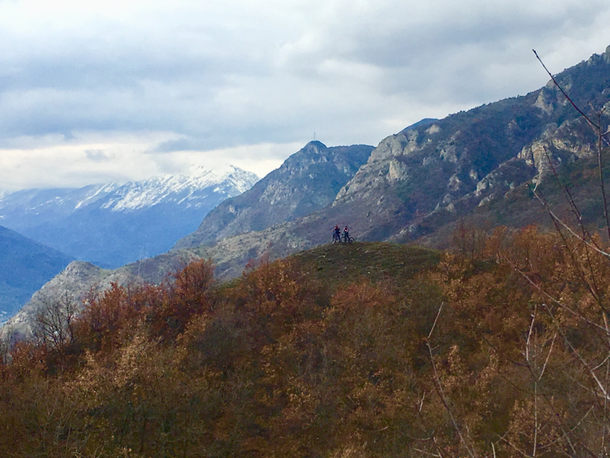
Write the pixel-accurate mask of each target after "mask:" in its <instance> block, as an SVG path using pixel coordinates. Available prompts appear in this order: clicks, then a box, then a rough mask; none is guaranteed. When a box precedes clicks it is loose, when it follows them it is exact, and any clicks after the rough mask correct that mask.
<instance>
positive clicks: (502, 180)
mask: <svg viewBox="0 0 610 458" xmlns="http://www.w3.org/2000/svg"><path fill="white" fill-rule="evenodd" d="M557 79H558V81H559V82H560V83H561V84H562V86H563V87H565V88H567V89H568V90H569V93H570V94H571V96H572V98H573V100H574V101H575V102H576V103H577V104H578V105H580V106H583V107H586V106H588V104H589V103H590V104H591V105H592V106H593V107H596V108H597V109H599V108H601V107H604V106H606V105H607V104H608V101H609V100H610V47H609V49H608V50H607V51H606V52H605V53H604V54H603V55H594V56H592V57H591V58H590V59H589V60H587V61H586V62H582V63H580V64H578V65H576V66H574V67H572V68H569V69H567V70H565V71H564V72H562V73H561V74H559V75H557ZM595 142H596V137H595V135H593V133H592V131H591V129H590V128H589V126H587V124H586V123H585V122H584V121H583V120H582V119H580V118H579V115H578V113H577V112H576V111H575V110H574V109H573V107H572V106H571V105H570V104H569V103H568V102H567V101H566V100H565V98H564V97H563V95H562V94H561V93H560V91H559V90H558V89H557V88H556V87H555V86H554V85H553V84H552V83H550V84H547V85H546V86H545V87H543V88H541V89H539V90H537V91H534V92H532V93H530V94H527V95H526V96H522V97H515V98H511V99H506V100H502V101H499V102H496V103H491V104H488V105H484V106H481V107H477V108H474V109H472V110H469V111H467V112H460V113H456V114H454V115H450V116H448V117H447V118H444V119H442V120H426V121H425V122H422V123H417V124H415V125H413V126H410V127H408V128H406V129H405V130H403V131H401V132H399V133H398V134H395V135H391V136H389V137H387V138H386V139H384V140H382V141H381V143H380V144H379V145H378V146H377V148H375V150H374V151H373V152H372V153H371V155H370V157H369V158H368V161H367V162H366V164H364V165H363V166H362V167H360V169H359V170H358V172H357V173H356V174H355V175H354V176H353V178H352V179H351V180H350V181H349V182H348V183H346V185H345V186H344V187H343V188H342V189H341V190H340V191H339V192H338V194H337V196H336V198H335V200H334V202H333V203H332V205H331V206H327V207H325V208H323V209H321V210H318V211H317V212H314V213H311V214H309V215H307V216H304V217H302V218H299V219H296V220H294V221H288V222H283V223H281V224H279V225H277V226H272V227H268V228H266V229H265V230H263V231H260V232H258V233H248V234H241V235H236V236H234V237H228V238H224V239H222V240H219V241H218V242H216V243H208V244H207V245H202V246H200V247H199V248H197V252H198V253H199V254H200V255H201V256H204V257H211V258H212V259H215V260H217V261H218V262H219V267H222V269H221V274H222V275H225V276H227V277H230V276H234V275H237V274H238V273H239V271H240V269H241V268H243V265H244V264H245V263H247V262H248V259H249V258H255V257H256V256H260V255H261V254H263V253H266V254H268V255H269V256H271V257H281V256H286V255H287V254H289V253H291V252H294V251H298V250H302V249H307V248H311V247H313V246H316V245H319V244H322V243H325V242H327V241H328V240H329V239H330V234H331V230H332V227H333V226H334V224H340V225H344V224H346V225H348V226H350V229H351V233H352V234H353V235H354V236H355V237H356V238H357V239H359V240H399V241H403V242H407V241H413V240H418V239H421V237H426V242H427V243H429V244H431V245H432V246H438V245H444V244H446V240H447V238H448V236H449V233H450V231H447V228H449V227H452V225H453V224H455V222H456V221H458V220H460V219H463V218H466V217H471V216H472V215H478V214H481V213H485V212H486V208H487V207H488V206H490V205H491V203H492V202H495V205H497V206H500V207H503V206H504V205H505V204H509V203H510V202H511V199H512V198H514V196H515V195H516V194H515V192H517V191H518V190H519V189H520V188H521V187H522V186H527V185H528V184H529V183H533V184H538V185H540V184H541V183H545V182H547V181H550V180H548V178H550V175H549V171H550V165H549V160H550V161H551V163H552V164H554V166H555V167H556V168H559V169H561V166H562V165H565V164H573V166H574V167H576V168H578V167H579V165H578V164H582V166H584V164H585V163H586V160H587V158H589V157H591V156H592V155H593V154H594V151H595ZM579 161H580V162H579ZM593 176H594V175H591V177H593ZM581 186H585V187H591V188H594V189H597V186H598V184H597V182H596V181H595V180H594V179H593V178H591V179H589V180H582V183H581ZM553 192H555V193H556V194H558V195H560V194H561V191H560V190H559V189H556V190H555V191H553ZM523 198H525V199H526V201H527V204H525V203H522V204H521V205H515V206H511V209H510V211H505V212H503V213H502V215H501V218H500V217H499V215H500V213H499V212H498V211H497V210H489V211H487V212H486V221H487V224H488V227H493V226H494V225H497V224H508V225H510V224H511V222H512V221H514V222H515V225H516V226H518V225H520V224H522V223H525V222H526V221H525V220H524V219H523V218H521V217H520V213H521V212H522V209H523V205H531V206H537V205H538V204H537V203H536V202H532V197H531V195H530V194H528V193H527V192H525V194H524V195H523ZM542 213H543V212H540V213H536V215H538V216H536V217H533V219H534V221H536V222H541V220H540V218H539V215H541V214H542ZM598 214H599V215H601V212H600V213H598ZM204 222H205V221H204ZM593 223H595V221H593ZM227 224H228V222H227ZM203 226H204V224H202V227H203ZM200 231H201V228H200V230H199V231H198V232H200ZM210 232H212V233H215V232H214V231H210ZM217 232H220V233H222V227H220V229H218V230H217ZM205 240H206V239H205V238H201V237H200V238H195V237H192V236H189V237H187V238H185V239H184V240H182V241H180V242H179V243H178V244H177V245H176V246H178V247H180V246H194V245H195V243H196V242H201V241H205Z"/></svg>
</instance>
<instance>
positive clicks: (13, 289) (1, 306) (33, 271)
mask: <svg viewBox="0 0 610 458" xmlns="http://www.w3.org/2000/svg"><path fill="white" fill-rule="evenodd" d="M70 261H72V258H71V257H69V256H67V255H65V254H63V253H60V252H58V251H56V250H54V249H52V248H49V247H46V246H43V245H41V244H40V243H37V242H34V241H33V240H30V239H28V238H26V237H24V236H22V235H20V234H18V233H16V232H14V231H11V230H10V229H7V228H5V227H2V226H0V323H2V322H4V321H5V320H6V319H7V318H9V317H10V316H12V315H14V314H15V313H16V312H17V311H18V310H19V309H20V308H21V307H22V306H23V305H24V304H25V303H26V302H27V301H29V300H30V298H31V296H32V294H34V293H35V292H36V291H38V290H39V289H40V288H41V287H42V286H43V285H44V284H45V283H47V282H48V281H49V280H51V279H52V278H53V277H55V276H56V275H57V274H59V273H60V272H61V271H62V270H63V269H64V268H65V267H66V266H67V265H68V263H70Z"/></svg>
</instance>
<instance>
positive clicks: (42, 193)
mask: <svg viewBox="0 0 610 458" xmlns="http://www.w3.org/2000/svg"><path fill="white" fill-rule="evenodd" d="M256 181H258V177H257V176H256V175H255V174H253V173H251V172H246V171H244V170H241V169H239V168H237V167H232V166H228V167H226V168H225V169H221V170H216V171H213V170H207V169H204V168H201V167H199V168H197V169H194V170H192V171H191V173H190V174H189V175H167V176H163V177H155V178H151V179H148V180H144V181H136V182H129V183H126V184H124V185H118V184H116V183H110V184H104V185H91V186H86V187H83V188H78V189H48V190H47V189H30V190H23V191H18V192H15V193H11V194H7V195H4V196H3V197H2V198H1V199H0V223H2V224H3V225H5V226H6V227H9V228H11V229H13V230H15V231H18V232H19V233H22V234H24V235H26V236H27V237H30V238H32V239H34V240H37V241H39V242H41V243H43V244H46V245H48V246H51V247H53V248H56V249H58V250H60V251H62V252H64V253H67V254H69V255H71V256H73V257H74V258H76V259H80V260H86V261H90V262H93V263H94V264H96V265H99V266H100V267H104V268H117V267H120V266H122V265H124V264H127V263H129V262H133V261H135V260H137V259H142V258H145V257H150V256H154V255H157V254H160V253H163V252H165V251H167V250H169V249H170V248H171V247H172V245H173V244H174V243H175V242H176V241H177V240H178V239H179V238H180V237H183V236H185V235H186V234H188V233H190V232H192V231H193V230H195V229H196V228H197V226H198V224H199V223H200V222H201V220H202V219H203V217H204V216H205V215H206V214H207V213H208V212H209V211H210V210H211V209H212V208H214V207H215V206H216V205H218V204H219V203H220V202H222V201H223V200H225V199H227V198H230V197H234V196H237V195H239V194H241V193H242V192H244V191H245V190H247V189H249V188H250V187H251V186H252V185H253V184H254V183H255V182H256Z"/></svg>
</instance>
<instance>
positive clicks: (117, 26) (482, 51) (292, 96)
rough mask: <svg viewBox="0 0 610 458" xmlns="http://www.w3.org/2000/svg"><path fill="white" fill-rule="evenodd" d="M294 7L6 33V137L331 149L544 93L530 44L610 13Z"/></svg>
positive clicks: (167, 147) (0, 84)
mask: <svg viewBox="0 0 610 458" xmlns="http://www.w3.org/2000/svg"><path fill="white" fill-rule="evenodd" d="M204 3H205V2H204ZM296 4H297V5H298V7H294V9H292V7H288V6H286V5H281V6H280V5H275V4H274V5H275V6H276V7H277V8H276V9H277V11H276V10H275V9H274V10H271V9H267V10H265V9H264V8H265V6H264V5H265V4H264V3H263V4H262V5H263V6H261V8H260V9H261V10H260V11H259V10H258V9H257V8H255V7H254V6H249V4H246V3H239V2H233V4H232V5H231V7H228V6H227V7H226V10H225V9H223V8H224V7H222V6H218V7H217V8H218V9H217V10H214V9H213V8H210V9H206V7H205V6H203V3H202V4H201V5H195V4H188V5H186V6H185V5H182V4H180V3H177V7H176V9H175V10H171V11H169V10H168V11H169V12H168V13H167V14H166V15H162V14H160V13H154V12H153V13H147V14H143V18H142V19H141V22H138V21H136V20H135V19H134V20H133V21H135V22H131V20H130V21H126V22H125V21H123V22H120V21H118V20H116V21H115V20H110V19H103V20H102V19H100V20H99V21H93V20H90V21H93V22H87V23H85V24H83V25H82V27H78V26H75V27H73V28H72V29H65V30H64V29H61V28H60V29H58V30H53V29H52V28H49V29H45V30H41V31H40V32H38V33H37V34H34V35H27V36H21V35H19V34H18V33H17V32H10V31H6V30H2V31H0V139H1V138H8V137H18V136H20V135H30V136H42V135H46V134H54V133H60V134H63V135H64V136H66V137H69V136H70V135H73V133H74V132H77V131H97V132H100V131H101V132H104V131H125V132H130V131H163V132H171V133H174V134H176V135H177V136H180V138H179V139H177V140H171V141H168V142H164V143H161V144H159V145H157V146H156V147H154V148H153V150H152V151H153V152H174V151H183V150H207V149H215V148H220V147H230V146H236V145H241V144H252V143H261V142H278V143H286V142H292V141H296V140H301V139H309V137H310V135H311V134H312V132H313V131H317V132H318V133H319V134H320V135H324V133H325V134H326V138H325V141H327V142H328V143H329V144H331V140H330V139H333V140H336V141H341V142H345V143H348V142H366V143H374V142H376V141H379V140H381V138H382V137H383V136H385V135H388V134H391V133H392V131H387V129H389V127H388V125H389V124H388V123H390V122H394V121H393V120H394V119H404V124H405V125H407V124H408V123H411V122H415V121H417V120H418V119H420V118H423V117H427V116H436V117H439V116H443V115H444V114H448V113H443V112H442V110H447V109H462V108H468V107H470V106H473V105H476V104H481V103H484V102H491V101H493V100H496V99H498V98H503V97H507V96H510V95H516V93H525V92H527V91H529V90H534V89H536V88H537V87H540V86H541V85H542V84H544V82H546V78H545V77H544V75H543V74H542V73H536V71H535V70H537V69H538V67H537V65H538V64H537V63H536V62H535V61H534V59H533V58H532V56H531V51H530V49H531V48H532V47H539V46H542V47H544V48H546V49H548V50H550V51H555V50H557V49H558V48H559V47H560V40H561V39H565V37H572V39H574V40H577V39H582V37H583V36H584V37H586V36H589V35H590V34H591V32H592V30H591V27H593V24H596V25H595V27H599V24H598V23H596V22H595V20H594V18H595V17H600V16H603V15H604V14H606V15H607V11H608V6H606V5H605V4H603V3H601V2H600V1H592V2H589V3H586V4H585V3H584V2H576V1H575V0H566V1H563V2H561V1H556V2H554V3H552V4H551V3H549V5H548V8H547V9H546V10H545V9H544V8H537V7H536V8H535V7H532V6H531V5H532V2H525V1H514V2H510V1H504V2H502V1H500V2H494V3H493V4H491V3H490V2H483V1H481V2H478V1H476V2H475V1H471V2H468V1H465V2H461V3H459V5H460V7H459V8H457V9H456V8H455V7H454V6H452V7H451V8H450V7H449V5H455V3H449V2H447V3H445V4H444V5H446V6H447V7H446V8H445V9H443V3H442V2H439V1H437V2H431V3H430V4H432V5H433V7H427V6H425V4H424V6H422V3H421V2H411V1H398V0H396V1H385V2H383V1H381V0H380V1H378V2H376V3H373V2H357V4H353V2H341V1H329V2H306V1H303V2H300V3H296ZM267 8H269V7H268V6H267ZM242 9H243V11H241V10H242ZM445 10H446V11H445ZM234 11H238V12H239V13H233V12H234ZM604 48H605V45H604V46H603V47H600V49H597V50H593V51H597V52H602V51H603V50H604ZM587 54H588V52H587ZM587 57H588V55H583V56H582V57H581V58H582V59H586V58H587ZM328 62H336V63H337V65H339V66H340V65H341V63H345V65H348V64H350V65H351V64H354V68H356V69H357V68H358V65H360V66H361V68H364V66H369V67H370V68H371V76H370V77H367V78H368V79H367V78H362V77H360V76H362V75H358V74H354V73H352V74H349V72H348V73H347V74H346V73H336V74H333V73H332V71H329V70H328V65H326V64H327V63H328ZM573 63H575V62H567V63H566V66H567V65H571V64H573ZM355 71H357V70H355ZM422 107H423V108H422ZM416 110H417V112H416ZM403 127H404V126H403ZM399 129H400V128H397V130H399ZM0 142H1V141H0Z"/></svg>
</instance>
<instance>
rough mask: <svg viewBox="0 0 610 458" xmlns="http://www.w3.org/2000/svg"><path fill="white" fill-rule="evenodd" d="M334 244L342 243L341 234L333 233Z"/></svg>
mask: <svg viewBox="0 0 610 458" xmlns="http://www.w3.org/2000/svg"><path fill="white" fill-rule="evenodd" d="M333 243H341V234H339V233H337V232H334V233H333Z"/></svg>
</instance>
